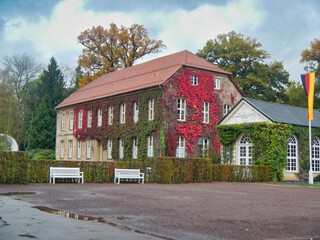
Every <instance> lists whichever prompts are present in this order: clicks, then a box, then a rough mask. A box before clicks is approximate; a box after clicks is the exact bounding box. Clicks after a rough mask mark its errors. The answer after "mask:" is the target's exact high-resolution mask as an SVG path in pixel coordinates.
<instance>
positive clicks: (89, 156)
mask: <svg viewBox="0 0 320 240" xmlns="http://www.w3.org/2000/svg"><path fill="white" fill-rule="evenodd" d="M90 158H91V140H90V139H89V140H87V159H90Z"/></svg>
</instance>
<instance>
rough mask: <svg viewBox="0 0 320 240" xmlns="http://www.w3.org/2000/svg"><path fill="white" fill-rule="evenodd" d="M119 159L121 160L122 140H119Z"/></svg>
mask: <svg viewBox="0 0 320 240" xmlns="http://www.w3.org/2000/svg"><path fill="white" fill-rule="evenodd" d="M119 158H120V159H123V139H122V138H120V139H119Z"/></svg>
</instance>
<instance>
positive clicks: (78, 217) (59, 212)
mask: <svg viewBox="0 0 320 240" xmlns="http://www.w3.org/2000/svg"><path fill="white" fill-rule="evenodd" d="M33 208H36V209H39V210H40V211H43V212H48V213H52V214H55V215H60V216H64V217H65V218H72V219H75V220H83V221H96V222H100V223H107V222H106V221H105V220H103V218H97V217H90V216H84V215H79V214H74V213H71V212H67V211H63V210H57V209H52V208H48V207H43V206H35V207H33ZM108 223H109V222H108ZM109 224H111V223H109ZM111 225H114V224H111Z"/></svg>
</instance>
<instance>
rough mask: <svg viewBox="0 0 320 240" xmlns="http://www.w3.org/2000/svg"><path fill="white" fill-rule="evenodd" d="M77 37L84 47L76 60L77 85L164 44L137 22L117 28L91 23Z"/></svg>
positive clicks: (86, 82) (153, 51)
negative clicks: (78, 73)
mask: <svg viewBox="0 0 320 240" xmlns="http://www.w3.org/2000/svg"><path fill="white" fill-rule="evenodd" d="M78 41H79V43H81V44H82V45H83V46H84V47H85V48H84V49H83V50H82V54H81V55H80V56H79V60H78V64H79V66H80V67H81V68H82V70H83V72H84V73H83V77H82V78H81V79H80V80H79V86H80V87H83V86H85V85H87V84H88V83H90V82H92V81H93V80H95V79H96V78H98V77H99V76H101V75H103V74H105V73H109V72H113V71H115V70H117V69H122V68H125V67H130V66H132V65H133V63H134V62H135V61H136V60H137V59H139V58H141V57H143V56H144V55H147V54H149V53H158V52H160V48H163V47H165V45H164V44H163V43H162V41H161V40H154V39H150V38H149V36H148V31H147V29H145V28H144V27H143V26H142V25H139V24H133V25H132V26H131V27H125V26H121V27H120V28H118V27H117V25H116V24H114V23H111V24H110V28H109V29H104V28H103V27H102V26H98V27H92V28H91V29H87V30H85V31H84V32H82V33H81V34H80V35H79V36H78Z"/></svg>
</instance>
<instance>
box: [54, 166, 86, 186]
mask: <svg viewBox="0 0 320 240" xmlns="http://www.w3.org/2000/svg"><path fill="white" fill-rule="evenodd" d="M56 178H78V182H80V179H81V183H83V182H84V177H83V172H80V168H64V167H50V175H49V179H50V180H49V183H51V179H52V180H53V184H55V179H56Z"/></svg>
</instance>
